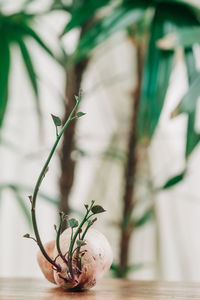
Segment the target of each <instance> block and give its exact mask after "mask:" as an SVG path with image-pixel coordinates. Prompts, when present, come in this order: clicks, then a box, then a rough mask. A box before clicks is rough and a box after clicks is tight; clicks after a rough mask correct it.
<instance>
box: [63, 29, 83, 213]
mask: <svg viewBox="0 0 200 300" xmlns="http://www.w3.org/2000/svg"><path fill="white" fill-rule="evenodd" d="M85 30H86V27H83V28H82V29H81V33H80V37H81V36H82V35H83V34H84V32H85ZM87 64H88V58H85V59H82V60H81V61H80V62H78V63H76V64H74V65H73V66H72V67H71V68H70V69H69V70H67V72H66V89H65V95H66V102H65V115H64V119H63V122H65V119H66V118H67V116H68V113H69V111H71V109H72V107H73V106H74V101H75V98H74V96H75V95H78V94H79V90H80V87H81V82H82V77H83V74H84V71H85V69H86V67H87ZM75 131H76V121H75V122H73V123H71V124H70V126H69V128H68V130H67V131H65V133H64V138H63V144H62V147H61V152H60V166H61V176H60V181H59V186H60V210H61V211H63V212H64V213H65V214H69V194H70V191H71V188H72V185H73V181H74V170H75V161H74V160H73V159H72V157H71V153H72V151H73V150H74V146H75V145H74V143H75V141H74V136H75Z"/></svg>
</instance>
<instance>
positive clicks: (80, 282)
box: [37, 228, 113, 290]
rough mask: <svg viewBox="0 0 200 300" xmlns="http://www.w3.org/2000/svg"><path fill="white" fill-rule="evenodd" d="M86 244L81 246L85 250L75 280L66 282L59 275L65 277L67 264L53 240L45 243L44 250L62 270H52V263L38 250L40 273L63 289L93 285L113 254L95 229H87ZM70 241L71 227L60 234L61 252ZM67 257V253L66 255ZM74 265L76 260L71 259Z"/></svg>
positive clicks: (103, 271) (104, 239)
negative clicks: (59, 254) (79, 270)
mask: <svg viewBox="0 0 200 300" xmlns="http://www.w3.org/2000/svg"><path fill="white" fill-rule="evenodd" d="M84 240H85V242H86V245H85V246H82V247H81V251H83V250H86V252H85V254H84V256H83V257H82V260H81V266H82V268H81V273H80V274H75V279H76V282H71V281H70V282H69V281H68V282H66V281H65V280H64V279H63V278H60V275H61V276H62V277H64V278H66V279H67V275H66V271H67V270H68V266H67V265H66V264H65V263H64V262H63V260H62V258H61V257H60V256H58V251H57V248H56V245H55V241H51V242H48V243H46V244H45V246H44V247H45V250H46V252H47V254H48V255H49V256H50V257H51V259H52V260H54V259H55V257H57V256H58V257H57V259H56V263H57V264H58V265H60V266H61V269H62V271H61V272H57V271H55V270H53V268H52V265H51V264H50V263H49V262H48V261H47V260H46V258H45V257H44V256H43V255H42V253H41V251H39V252H38V255H37V260H38V263H39V266H40V268H41V270H42V273H43V274H44V276H45V277H46V279H47V280H49V281H50V282H52V283H55V284H57V285H58V286H60V287H62V288H64V289H79V290H86V289H89V288H91V287H93V286H94V285H95V284H96V282H97V281H98V280H99V279H101V278H102V277H103V276H104V275H105V274H106V273H107V272H108V270H109V269H110V266H111V264H112V261H113V254H112V250H111V247H110V245H109V242H108V240H107V239H106V237H105V236H104V235H103V234H102V233H101V232H99V231H97V230H95V229H91V228H90V229H89V230H88V232H87V234H86V236H85V239H84ZM70 241H71V228H68V229H66V230H65V231H64V232H63V233H62V234H61V236H60V248H61V252H62V253H63V254H65V253H67V251H68V249H69V245H70ZM66 258H67V255H66ZM73 266H74V267H75V266H76V260H74V261H73Z"/></svg>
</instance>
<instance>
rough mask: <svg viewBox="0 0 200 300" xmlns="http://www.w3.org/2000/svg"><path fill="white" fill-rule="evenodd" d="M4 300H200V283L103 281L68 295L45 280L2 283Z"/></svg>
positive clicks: (0, 296)
mask: <svg viewBox="0 0 200 300" xmlns="http://www.w3.org/2000/svg"><path fill="white" fill-rule="evenodd" d="M0 299H1V300H10V299H12V300H24V299H27V300H29V299H36V300H50V299H51V300H60V299H65V300H67V299H70V300H79V299H80V300H119V299H120V300H129V299H137V300H142V299H148V300H151V299H160V300H162V299H182V300H183V299H185V300H189V299H198V300H200V283H184V282H156V281H131V280H120V279H104V280H102V281H101V282H100V283H99V284H97V286H96V287H94V288H93V289H91V290H89V291H86V292H67V291H63V290H62V289H60V288H57V287H56V286H54V285H53V284H50V283H48V282H47V281H45V280H43V279H41V280H40V279H27V278H26V279H24V278H17V279H13V278H2V279H0Z"/></svg>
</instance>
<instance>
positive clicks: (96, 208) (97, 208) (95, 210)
mask: <svg viewBox="0 0 200 300" xmlns="http://www.w3.org/2000/svg"><path fill="white" fill-rule="evenodd" d="M91 211H92V212H93V214H100V213H103V212H104V211H105V209H104V208H103V207H102V206H100V205H95V206H93V207H92V208H91Z"/></svg>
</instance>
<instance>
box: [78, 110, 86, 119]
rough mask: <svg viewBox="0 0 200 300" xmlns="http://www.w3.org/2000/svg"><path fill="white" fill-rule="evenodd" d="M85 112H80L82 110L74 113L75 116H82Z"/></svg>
mask: <svg viewBox="0 0 200 300" xmlns="http://www.w3.org/2000/svg"><path fill="white" fill-rule="evenodd" d="M85 114H86V113H84V112H82V111H79V112H77V114H76V118H80V117H82V116H84V115H85Z"/></svg>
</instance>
